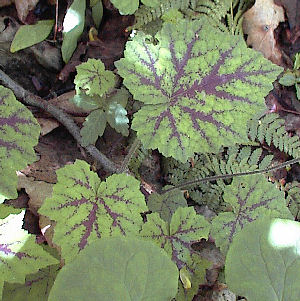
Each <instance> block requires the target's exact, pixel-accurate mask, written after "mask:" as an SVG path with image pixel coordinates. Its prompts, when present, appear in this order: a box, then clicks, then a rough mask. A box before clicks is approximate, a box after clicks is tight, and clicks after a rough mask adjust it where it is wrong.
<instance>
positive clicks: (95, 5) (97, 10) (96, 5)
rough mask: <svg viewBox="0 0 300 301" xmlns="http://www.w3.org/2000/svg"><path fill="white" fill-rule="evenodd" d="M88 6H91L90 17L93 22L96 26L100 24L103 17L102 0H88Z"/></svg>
mask: <svg viewBox="0 0 300 301" xmlns="http://www.w3.org/2000/svg"><path fill="white" fill-rule="evenodd" d="M90 6H91V8H92V17H93V20H94V22H95V25H96V28H98V27H99V26H100V23H101V20H102V17H103V5H102V0H94V1H90Z"/></svg>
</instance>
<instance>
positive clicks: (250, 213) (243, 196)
mask: <svg viewBox="0 0 300 301" xmlns="http://www.w3.org/2000/svg"><path fill="white" fill-rule="evenodd" d="M223 198H224V201H225V202H226V203H227V204H229V205H230V207H231V208H232V212H223V213H220V214H219V215H218V216H217V217H215V218H214V219H213V220H212V231H211V235H212V237H213V238H214V239H215V242H216V245H217V246H218V247H220V249H221V251H222V252H223V253H226V252H227V250H228V247H229V245H230V244H231V243H232V239H233V237H234V236H235V235H236V234H237V233H238V232H239V231H241V229H243V227H244V226H245V225H247V224H249V223H251V222H253V221H255V220H256V219H257V218H259V217H260V216H261V215H263V214H266V215H267V214H268V215H270V216H273V217H282V218H290V219H293V216H292V214H291V213H290V211H289V210H288V208H287V207H286V201H285V198H284V192H283V191H280V190H278V189H277V188H276V187H275V186H274V184H272V183H270V182H268V180H267V179H266V178H265V177H264V176H263V175H251V176H244V177H236V178H234V179H233V181H232V183H231V184H230V185H227V186H225V190H224V195H223Z"/></svg>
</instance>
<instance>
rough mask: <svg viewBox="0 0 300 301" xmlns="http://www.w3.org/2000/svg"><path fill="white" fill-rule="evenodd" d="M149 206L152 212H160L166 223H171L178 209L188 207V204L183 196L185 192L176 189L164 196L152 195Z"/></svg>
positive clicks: (148, 202) (149, 198)
mask: <svg viewBox="0 0 300 301" xmlns="http://www.w3.org/2000/svg"><path fill="white" fill-rule="evenodd" d="M166 188H167V187H166ZM147 206H148V208H149V210H150V211H152V212H158V213H159V215H160V217H161V218H162V219H163V220H164V221H166V222H170V221H171V218H172V215H173V213H175V211H176V209H177V208H179V207H187V202H186V199H185V198H184V196H183V192H181V191H180V190H179V189H174V190H171V191H170V192H166V193H162V194H159V193H156V192H154V193H151V194H150V195H149V197H148V201H147Z"/></svg>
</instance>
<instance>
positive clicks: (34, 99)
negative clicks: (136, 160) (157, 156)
mask: <svg viewBox="0 0 300 301" xmlns="http://www.w3.org/2000/svg"><path fill="white" fill-rule="evenodd" d="M0 81H1V82H2V83H3V85H4V86H6V87H7V88H10V89H11V90H12V91H13V92H14V94H15V96H16V97H17V98H18V99H20V100H21V102H22V103H24V104H26V105H29V106H34V107H38V108H40V109H42V110H44V111H46V112H48V113H49V114H50V115H52V116H53V117H54V118H55V119H56V120H57V121H59V122H60V123H61V124H62V125H64V126H65V127H66V129H67V130H68V131H69V132H70V134H71V135H72V136H73V137H74V138H75V140H76V141H77V142H78V143H79V144H80V145H81V135H80V129H79V127H78V126H77V125H76V123H75V122H74V121H73V119H72V118H71V117H70V116H69V115H68V114H66V113H64V112H63V111H62V110H60V109H59V108H57V107H56V106H54V105H52V104H50V103H48V102H47V101H46V100H44V99H42V98H41V97H39V96H37V95H34V94H33V93H31V92H29V91H27V90H25V89H24V88H23V87H21V86H20V85H19V84H18V83H16V82H15V81H14V80H13V79H11V78H10V77H9V76H8V75H7V74H5V73H4V72H3V71H2V70H1V69H0ZM84 148H85V149H86V151H87V152H88V153H89V154H90V155H91V156H92V157H93V158H94V159H95V160H96V161H97V162H98V163H99V164H100V165H101V166H103V168H104V169H105V170H106V171H108V172H111V173H114V172H116V171H117V170H118V167H117V166H116V164H115V163H114V162H112V161H111V160H110V159H108V158H107V157H106V156H105V155H104V154H102V153H101V152H100V151H99V150H98V149H97V148H96V147H95V146H94V145H88V146H87V147H84Z"/></svg>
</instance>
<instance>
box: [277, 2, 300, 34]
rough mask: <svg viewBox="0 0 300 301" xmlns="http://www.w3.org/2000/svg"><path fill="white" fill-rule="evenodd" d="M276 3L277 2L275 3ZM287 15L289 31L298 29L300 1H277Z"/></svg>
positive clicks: (299, 25) (299, 24)
mask: <svg viewBox="0 0 300 301" xmlns="http://www.w3.org/2000/svg"><path fill="white" fill-rule="evenodd" d="M277 2H278V1H277ZM279 2H280V3H281V4H282V5H283V7H284V9H285V11H286V14H287V18H288V22H289V25H290V29H291V30H293V29H294V27H298V28H300V1H299V0H280V1H279Z"/></svg>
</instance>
